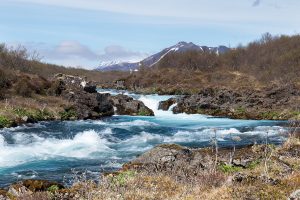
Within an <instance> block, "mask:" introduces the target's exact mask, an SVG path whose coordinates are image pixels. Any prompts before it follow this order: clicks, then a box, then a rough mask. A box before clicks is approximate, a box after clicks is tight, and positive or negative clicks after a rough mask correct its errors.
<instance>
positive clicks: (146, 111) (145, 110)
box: [137, 109, 152, 116]
mask: <svg viewBox="0 0 300 200" xmlns="http://www.w3.org/2000/svg"><path fill="white" fill-rule="evenodd" d="M137 115H139V116H151V115H152V113H151V112H150V111H149V110H147V109H140V111H139V112H138V114H137Z"/></svg>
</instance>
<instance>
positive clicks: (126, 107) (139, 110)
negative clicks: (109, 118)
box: [110, 94, 154, 116]
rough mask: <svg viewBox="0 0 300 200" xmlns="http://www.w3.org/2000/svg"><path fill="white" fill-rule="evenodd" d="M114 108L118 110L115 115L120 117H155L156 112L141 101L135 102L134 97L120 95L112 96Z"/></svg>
mask: <svg viewBox="0 0 300 200" xmlns="http://www.w3.org/2000/svg"><path fill="white" fill-rule="evenodd" d="M110 99H111V100H112V102H113V106H114V107H115V108H116V110H115V113H116V114H118V115H142V116H154V112H153V111H152V110H151V109H149V108H148V107H147V106H145V104H144V103H143V102H141V101H138V100H134V99H133V98H132V97H129V96H126V95H122V94H119V95H117V96H111V97H110Z"/></svg>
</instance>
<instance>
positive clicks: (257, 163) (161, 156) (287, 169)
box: [0, 137, 300, 200]
mask: <svg viewBox="0 0 300 200" xmlns="http://www.w3.org/2000/svg"><path fill="white" fill-rule="evenodd" d="M299 152H300V141H299V139H298V138H296V137H290V138H289V139H288V140H287V141H286V142H285V143H284V144H282V145H279V146H272V145H269V144H264V145H253V146H252V145H251V146H246V147H243V148H236V149H235V148H233V147H232V148H226V149H222V148H218V147H217V146H212V147H210V148H202V149H190V148H187V147H182V146H179V145H167V144H166V145H159V146H157V147H155V148H153V149H151V150H149V151H147V152H146V153H144V154H142V155H141V156H139V157H137V158H136V159H134V160H132V161H130V162H128V163H126V164H124V165H123V167H122V168H121V170H118V171H116V172H112V173H106V174H103V175H102V176H101V181H100V182H99V183H95V182H93V181H91V180H89V179H86V178H85V177H84V175H79V174H78V177H77V180H76V181H75V183H74V184H73V186H71V187H69V188H65V187H64V186H63V185H61V184H59V183H55V182H50V181H38V180H26V181H22V182H19V183H18V184H12V185H10V186H9V187H8V188H7V189H6V190H0V196H1V195H2V199H6V198H7V199H33V200H35V199H82V198H84V199H215V198H218V199H287V198H289V199H297V198H299V195H300V192H299V188H300V182H299V177H300V171H299V169H300V163H299V160H300V157H299V156H300V154H299Z"/></svg>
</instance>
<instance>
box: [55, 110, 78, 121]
mask: <svg viewBox="0 0 300 200" xmlns="http://www.w3.org/2000/svg"><path fill="white" fill-rule="evenodd" d="M59 115H60V119H61V120H72V119H76V118H77V113H76V111H75V110H74V109H68V110H65V111H62V112H59Z"/></svg>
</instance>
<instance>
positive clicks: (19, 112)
mask: <svg viewBox="0 0 300 200" xmlns="http://www.w3.org/2000/svg"><path fill="white" fill-rule="evenodd" d="M13 113H14V114H16V115H17V116H18V117H24V116H27V117H31V116H32V113H31V112H30V111H28V110H27V109H25V108H15V109H13Z"/></svg>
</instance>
